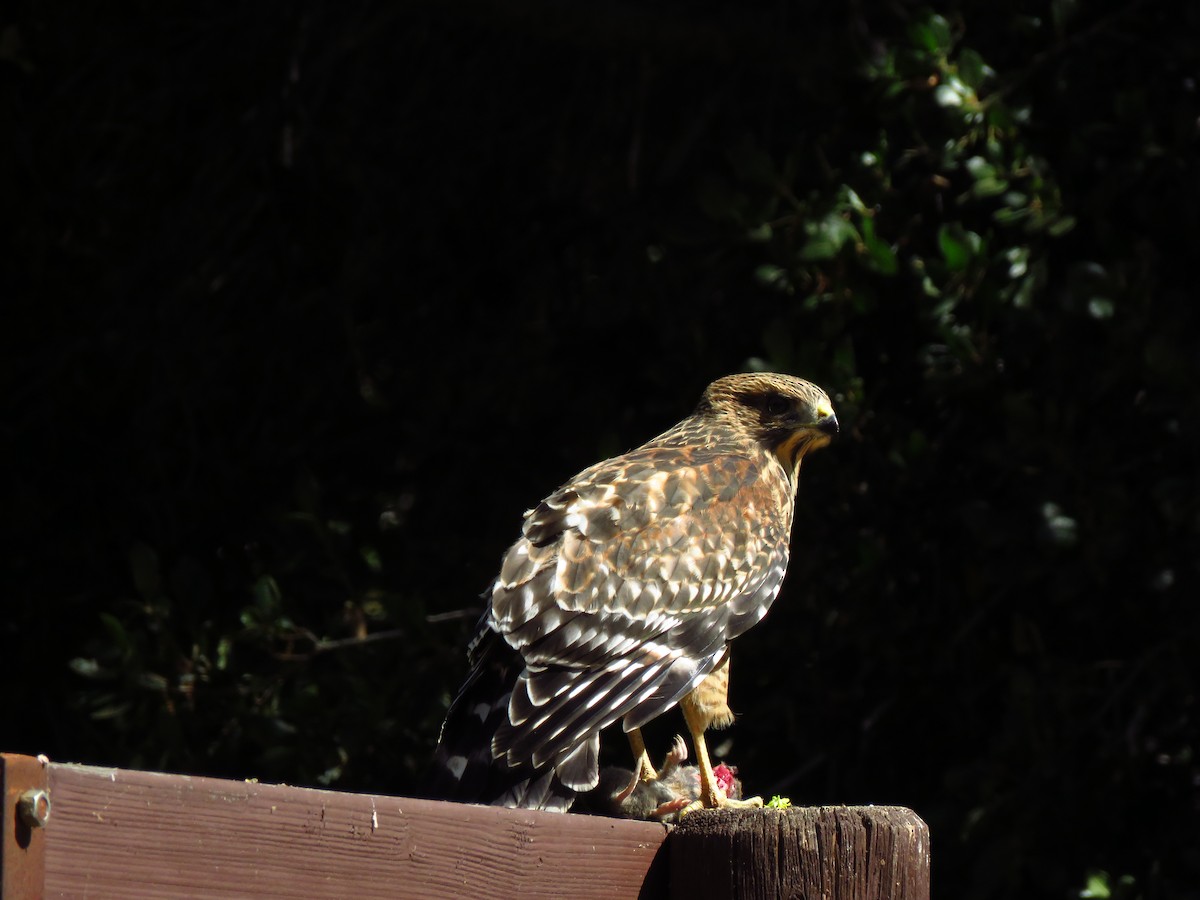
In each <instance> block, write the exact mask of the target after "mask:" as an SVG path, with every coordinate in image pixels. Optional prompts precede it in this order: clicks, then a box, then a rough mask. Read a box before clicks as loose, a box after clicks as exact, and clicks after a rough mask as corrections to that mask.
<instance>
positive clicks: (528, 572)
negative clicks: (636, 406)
mask: <svg viewBox="0 0 1200 900" xmlns="http://www.w3.org/2000/svg"><path fill="white" fill-rule="evenodd" d="M769 463H770V461H769V460H764V459H755V458H752V457H751V456H749V455H746V454H742V455H737V454H731V453H730V452H729V451H728V450H727V449H721V450H718V449H709V450H705V449H704V448H684V447H645V448H642V449H640V450H636V451H633V452H632V453H630V454H627V455H626V456H624V457H618V458H617V459H615V460H608V461H606V462H604V463H601V464H599V465H597V466H594V467H592V468H591V469H588V470H586V471H585V472H583V473H581V475H579V476H578V477H577V478H576V479H575V480H574V481H572V482H571V483H570V484H568V485H566V486H564V487H563V488H560V489H559V490H558V491H556V492H555V493H554V494H552V495H551V496H550V497H548V498H547V499H546V500H544V501H543V502H542V503H541V504H539V505H538V506H537V507H536V508H535V509H533V510H531V511H530V512H529V513H527V514H526V519H525V525H524V528H523V531H522V536H521V538H520V539H519V540H518V541H517V542H516V543H515V544H514V545H513V546H512V547H511V548H510V549H509V551H508V553H507V554H506V555H505V558H504V561H503V564H502V565H501V570H500V577H499V578H498V579H497V581H496V583H495V585H494V586H493V590H492V603H491V615H490V619H489V623H490V625H491V627H492V628H493V629H494V630H496V631H497V632H499V633H500V634H502V635H503V636H504V638H505V640H506V641H507V642H508V643H509V644H510V645H511V646H512V647H513V648H514V649H516V650H518V651H519V652H520V653H521V655H522V656H523V658H524V660H525V664H526V668H525V671H524V672H522V674H521V676H520V677H519V679H518V681H517V685H516V686H515V688H514V690H513V693H512V696H511V699H510V702H509V722H508V723H507V724H505V725H503V726H501V727H500V728H499V729H498V730H497V732H496V734H495V736H494V738H493V741H492V753H493V756H495V757H496V758H501V757H503V758H505V759H506V760H507V761H508V763H509V764H510V765H513V766H516V765H521V764H525V763H527V762H529V761H532V763H533V764H534V766H535V767H540V766H543V765H553V766H555V767H556V769H557V773H558V777H559V779H560V780H561V781H562V782H563V783H564V784H567V785H568V786H572V785H582V784H587V783H589V782H591V783H593V784H594V782H593V781H592V780H593V778H594V775H595V768H594V760H595V754H594V753H591V752H587V751H585V749H581V748H585V745H586V747H590V746H591V741H592V739H593V738H594V736H595V734H596V733H597V732H598V731H599V730H600V729H602V728H604V727H606V726H608V725H610V724H612V723H613V722H616V721H617V720H618V719H622V718H623V719H624V727H625V728H626V729H627V730H628V729H631V728H634V727H640V726H641V725H642V724H644V723H645V722H647V721H650V720H651V719H653V718H655V717H656V716H658V715H660V714H661V713H662V712H665V711H666V710H667V709H669V708H670V707H671V706H673V705H674V704H675V703H677V702H678V700H679V699H680V698H681V697H682V696H683V695H684V694H686V693H687V692H688V691H690V690H692V689H693V688H695V687H696V685H697V684H699V682H700V681H701V680H702V679H703V678H704V676H705V675H707V674H708V672H709V671H711V670H712V668H713V667H714V666H715V665H716V663H717V661H718V659H719V658H720V656H721V654H722V653H723V652H724V649H725V644H726V642H727V641H728V640H730V639H731V638H733V637H735V636H736V635H737V634H739V633H740V632H741V631H743V630H745V628H747V627H749V626H750V625H751V624H753V623H754V622H755V621H757V620H758V619H759V618H761V617H762V615H763V614H764V613H765V612H766V609H767V607H768V606H769V605H770V602H771V600H773V599H774V596H775V594H776V593H777V592H778V589H779V583H780V580H781V578H782V572H783V569H784V568H785V567H786V564H787V539H788V532H789V530H790V526H791V522H790V515H791V502H790V501H791V497H790V496H786V495H781V492H783V491H785V490H786V489H785V488H784V487H782V486H781V484H780V483H778V482H779V479H772V478H769V477H763V468H764V464H769ZM751 512H753V513H754V515H751V514H750V513H751ZM772 516H774V518H772ZM589 765H592V769H590V770H589V769H588V766H589ZM568 770H569V771H568Z"/></svg>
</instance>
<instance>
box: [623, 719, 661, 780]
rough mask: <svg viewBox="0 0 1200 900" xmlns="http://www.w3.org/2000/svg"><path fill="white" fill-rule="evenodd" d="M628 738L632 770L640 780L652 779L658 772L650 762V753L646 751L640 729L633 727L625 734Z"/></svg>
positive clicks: (656, 776)
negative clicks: (631, 755) (631, 754)
mask: <svg viewBox="0 0 1200 900" xmlns="http://www.w3.org/2000/svg"><path fill="white" fill-rule="evenodd" d="M625 736H626V737H628V738H629V749H630V750H632V751H633V760H634V762H633V771H634V772H635V773H636V774H637V777H638V778H639V779H640V780H641V781H654V780H655V779H656V778H658V772H656V771H655V770H654V766H653V765H651V764H650V754H649V753H647V752H646V742H645V741H644V740H642V729H640V728H635V729H633V730H632V731H629V732H627V733H626V735H625Z"/></svg>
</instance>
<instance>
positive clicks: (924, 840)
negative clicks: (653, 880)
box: [669, 806, 929, 900]
mask: <svg viewBox="0 0 1200 900" xmlns="http://www.w3.org/2000/svg"><path fill="white" fill-rule="evenodd" d="M669 843H670V848H671V854H670V893H669V896H670V897H672V898H679V900H683V898H688V900H695V898H696V897H705V898H713V900H731V898H739V900H751V898H755V900H758V898H764V900H765V898H775V897H807V898H818V897H819V898H821V900H929V829H928V828H927V827H926V825H925V823H924V822H922V821H921V819H920V818H919V817H918V816H917V814H916V813H914V812H913V811H912V810H909V809H903V808H901V807H895V806H820V807H812V808H796V809H787V810H775V809H766V810H730V809H718V810H703V811H698V812H694V813H691V814H689V815H687V816H685V817H684V819H683V821H682V822H681V823H680V824H679V826H678V827H677V828H676V829H675V830H674V832H673V833H672V834H671V839H670V842H669Z"/></svg>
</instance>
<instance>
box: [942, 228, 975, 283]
mask: <svg viewBox="0 0 1200 900" xmlns="http://www.w3.org/2000/svg"><path fill="white" fill-rule="evenodd" d="M969 233H970V232H964V231H963V229H962V226H960V225H957V224H955V225H943V226H942V227H941V228H939V229H938V247H939V249H940V250H941V251H942V258H943V259H944V260H946V268H947V269H949V270H950V271H951V272H961V271H962V270H963V269H965V268H966V267H967V266H968V265H969V264H970V262H971V256H972V255H973V254H972V247H971V242H970V241H969V240H968V238H967V234H969Z"/></svg>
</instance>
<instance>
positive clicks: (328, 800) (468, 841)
mask: <svg viewBox="0 0 1200 900" xmlns="http://www.w3.org/2000/svg"><path fill="white" fill-rule="evenodd" d="M49 783H50V792H51V796H52V798H53V803H54V815H53V819H52V821H51V822H50V824H49V826H48V827H47V828H46V829H45V830H46V832H47V838H48V840H47V845H46V855H45V857H46V858H45V869H46V870H45V886H46V894H47V896H67V897H128V898H151V897H153V898H169V897H221V898H232V897H364V898H370V897H388V898H393V897H455V896H468V895H474V896H486V897H562V896H571V897H606V898H607V897H636V896H638V895H639V894H641V895H642V896H663V895H664V894H665V886H664V885H663V884H662V879H661V875H660V874H659V872H660V870H662V869H663V868H664V866H662V865H660V866H659V867H657V868H656V869H655V871H653V872H652V871H651V867H652V864H653V863H654V861H655V858H656V856H657V855H658V853H659V850H660V847H661V845H662V843H663V840H664V838H665V837H666V828H665V827H664V826H662V825H659V824H655V823H650V822H629V821H621V820H616V819H599V818H591V817H585V816H572V815H561V814H557V813H544V812H534V811H527V810H507V809H496V808H492V807H484V806H469V805H463V804H450V803H440V802H436V801H429V800H410V799H405V798H396V797H384V796H373V795H366V794H342V793H335V792H332V791H317V790H309V789H304V788H293V787H287V786H284V785H265V784H248V783H242V782H236V781H223V780H219V779H213V778H198V777H188V776H178V775H161V774H157V773H151V772H133V771H125V770H116V769H100V768H93V767H88V766H74V765H51V766H50V778H49ZM648 876H649V881H648V880H647V879H648ZM656 879H657V880H656Z"/></svg>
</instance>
